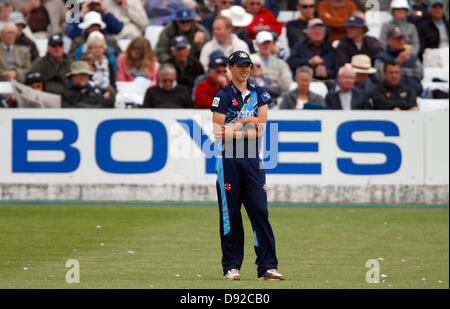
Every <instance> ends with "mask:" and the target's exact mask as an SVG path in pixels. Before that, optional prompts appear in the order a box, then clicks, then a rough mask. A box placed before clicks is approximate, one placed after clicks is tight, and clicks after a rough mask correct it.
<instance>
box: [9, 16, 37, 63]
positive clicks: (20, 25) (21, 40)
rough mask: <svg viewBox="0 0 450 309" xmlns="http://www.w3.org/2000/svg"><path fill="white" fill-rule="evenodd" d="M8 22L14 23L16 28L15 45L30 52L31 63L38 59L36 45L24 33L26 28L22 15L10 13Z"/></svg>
mask: <svg viewBox="0 0 450 309" xmlns="http://www.w3.org/2000/svg"><path fill="white" fill-rule="evenodd" d="M9 21H10V22H12V23H14V24H15V25H16V27H17V38H16V42H15V44H16V45H20V46H23V47H25V48H27V49H28V50H29V51H30V54H31V61H32V62H33V61H34V60H36V59H37V58H39V51H38V49H37V46H36V44H35V43H34V42H33V40H31V38H30V37H28V36H27V35H26V34H25V32H24V29H28V28H27V23H26V21H25V18H24V17H23V14H22V13H20V12H12V13H11V15H9Z"/></svg>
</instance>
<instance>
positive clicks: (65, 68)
mask: <svg viewBox="0 0 450 309" xmlns="http://www.w3.org/2000/svg"><path fill="white" fill-rule="evenodd" d="M30 71H31V72H38V73H40V74H41V76H42V79H43V81H44V84H45V86H44V91H45V92H50V93H54V94H60V93H61V91H62V90H63V88H64V81H65V79H66V75H67V73H69V72H70V60H69V58H68V57H67V55H65V54H64V46H63V39H62V37H61V36H60V35H57V34H56V35H52V36H51V37H50V38H49V39H48V44H47V54H46V55H45V56H44V57H40V58H38V59H36V60H35V61H34V62H33V64H32V65H31V70H30Z"/></svg>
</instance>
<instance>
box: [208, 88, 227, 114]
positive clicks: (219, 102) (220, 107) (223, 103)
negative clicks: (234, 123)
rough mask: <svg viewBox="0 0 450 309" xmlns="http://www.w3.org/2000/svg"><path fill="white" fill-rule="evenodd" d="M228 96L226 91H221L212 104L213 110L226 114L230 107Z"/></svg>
mask: <svg viewBox="0 0 450 309" xmlns="http://www.w3.org/2000/svg"><path fill="white" fill-rule="evenodd" d="M228 101H229V100H228V96H227V94H226V93H225V91H223V90H221V91H219V92H218V93H217V94H216V95H215V96H214V99H213V101H212V104H211V111H212V112H217V113H221V114H224V115H226V114H227V107H228V103H229V102H228Z"/></svg>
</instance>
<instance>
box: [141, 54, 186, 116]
mask: <svg viewBox="0 0 450 309" xmlns="http://www.w3.org/2000/svg"><path fill="white" fill-rule="evenodd" d="M158 80H159V83H158V85H156V86H154V87H150V88H149V89H148V90H147V92H146V93H145V97H144V103H143V105H142V107H143V108H192V107H193V103H192V101H191V97H190V95H189V90H188V89H187V88H186V87H185V86H183V85H178V83H177V70H176V69H175V67H174V66H173V64H171V63H163V64H162V65H161V67H160V68H159V72H158Z"/></svg>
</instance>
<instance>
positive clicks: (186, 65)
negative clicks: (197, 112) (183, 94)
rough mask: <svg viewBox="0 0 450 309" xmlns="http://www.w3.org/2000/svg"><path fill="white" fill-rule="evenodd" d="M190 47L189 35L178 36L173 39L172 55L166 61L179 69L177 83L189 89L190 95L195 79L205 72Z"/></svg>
mask: <svg viewBox="0 0 450 309" xmlns="http://www.w3.org/2000/svg"><path fill="white" fill-rule="evenodd" d="M190 49H191V46H190V44H189V41H188V39H187V37H185V36H184V35H179V36H176V37H174V38H173V39H172V47H171V52H172V56H171V57H170V58H169V59H168V60H167V61H166V62H169V63H171V64H172V65H173V66H174V67H175V69H176V70H177V83H178V84H179V85H183V86H185V87H186V88H187V89H188V90H189V97H191V95H192V88H193V87H194V81H195V79H196V78H197V77H198V76H200V75H202V74H203V73H204V72H205V70H204V69H203V66H202V64H201V63H200V61H199V60H198V59H197V58H195V57H194V56H192V55H191V54H190Z"/></svg>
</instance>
